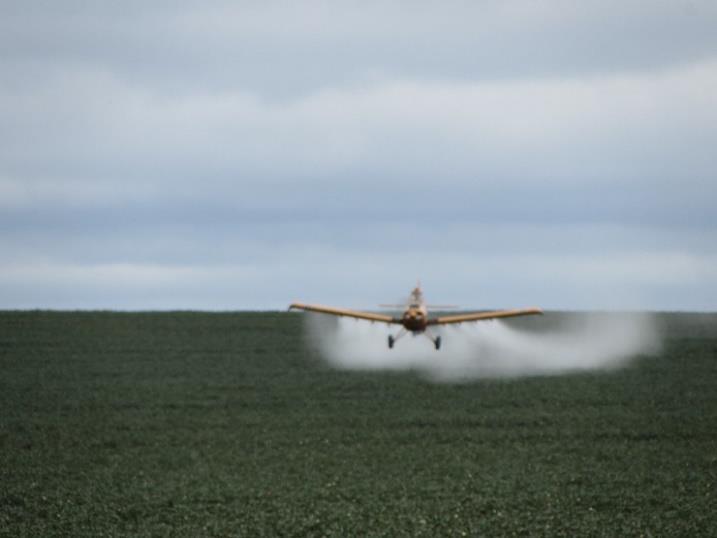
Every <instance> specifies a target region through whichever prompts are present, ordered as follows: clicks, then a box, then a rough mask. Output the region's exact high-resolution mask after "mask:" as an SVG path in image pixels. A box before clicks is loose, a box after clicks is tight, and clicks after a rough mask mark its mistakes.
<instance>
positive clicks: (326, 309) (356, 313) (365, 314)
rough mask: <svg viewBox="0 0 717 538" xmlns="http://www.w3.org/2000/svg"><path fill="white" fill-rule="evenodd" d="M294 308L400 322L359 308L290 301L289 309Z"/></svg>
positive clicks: (334, 314) (371, 319)
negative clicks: (351, 308)
mask: <svg viewBox="0 0 717 538" xmlns="http://www.w3.org/2000/svg"><path fill="white" fill-rule="evenodd" d="M294 308H296V309H298V310H307V311H309V312H318V313H320V314H331V315H332V316H344V317H348V318H356V319H366V320H368V321H380V322H382V323H401V320H400V319H399V318H394V317H392V316H384V315H383V314H374V313H372V312H361V311H359V310H349V309H346V308H333V307H330V306H321V305H316V304H302V303H292V304H291V305H290V306H289V310H293V309H294Z"/></svg>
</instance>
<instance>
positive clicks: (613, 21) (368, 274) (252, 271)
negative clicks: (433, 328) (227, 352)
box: [0, 0, 717, 310]
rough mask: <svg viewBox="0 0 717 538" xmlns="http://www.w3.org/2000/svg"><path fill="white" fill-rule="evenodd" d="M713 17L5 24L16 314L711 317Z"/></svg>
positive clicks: (219, 13)
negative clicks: (581, 312)
mask: <svg viewBox="0 0 717 538" xmlns="http://www.w3.org/2000/svg"><path fill="white" fill-rule="evenodd" d="M716 171H717V3H716V2H714V1H713V0H695V1H674V0H670V1H659V0H656V1H652V2H643V1H641V0H640V1H634V0H633V1H630V0H628V1H625V0H621V1H605V0H601V1H583V2H574V1H572V0H570V1H568V0H565V1H550V0H540V1H539V0H525V1H520V2H517V1H503V0H500V1H497V0H496V1H482V2H481V1H466V2H458V1H455V2H451V1H448V2H437V1H435V2H428V1H423V2H422V1H420V0H419V1H417V2H335V1H331V2H328V1H327V2H293V3H287V2H221V1H202V2H199V1H196V2H194V1H189V2H174V1H172V2H169V1H158V2H145V1H124V2H101V1H95V2H86V1H68V0H64V1H62V2H55V1H49V0H48V1H36V0H25V1H23V2H16V1H9V2H7V1H2V0H0V252H1V253H2V254H1V255H0V308H83V309H84V308H103V309H212V310H214V309H218V310H235V309H274V308H285V307H286V305H287V304H288V303H289V302H291V301H292V300H303V301H306V302H321V303H326V304H335V305H342V306H355V307H364V308H365V307H372V306H374V305H375V304H376V303H380V302H393V301H397V300H400V299H402V298H404V297H405V296H406V295H407V293H408V291H409V290H410V288H411V286H412V285H414V283H415V281H416V279H419V278H420V279H421V281H422V283H423V287H424V290H425V293H426V296H427V299H428V300H429V301H432V302H440V303H447V302H448V303H457V304H459V305H461V306H462V307H464V308H473V307H477V308H480V307H520V306H530V305H539V306H542V307H544V308H549V309H553V308H560V309H651V310H717V209H715V208H716V206H717V173H716Z"/></svg>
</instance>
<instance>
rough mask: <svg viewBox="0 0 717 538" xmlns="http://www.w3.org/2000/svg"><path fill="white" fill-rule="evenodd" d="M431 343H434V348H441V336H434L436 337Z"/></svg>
mask: <svg viewBox="0 0 717 538" xmlns="http://www.w3.org/2000/svg"><path fill="white" fill-rule="evenodd" d="M433 343H434V344H435V345H436V349H441V337H440V336H436V339H435V340H434V341H433Z"/></svg>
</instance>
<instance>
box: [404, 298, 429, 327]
mask: <svg viewBox="0 0 717 538" xmlns="http://www.w3.org/2000/svg"><path fill="white" fill-rule="evenodd" d="M401 324H402V325H403V327H404V328H405V329H406V330H407V331H411V332H413V333H422V332H424V331H425V330H426V327H427V326H428V310H427V309H426V307H425V306H424V305H422V304H412V305H410V306H409V307H408V308H407V309H406V310H405V311H404V313H403V316H401Z"/></svg>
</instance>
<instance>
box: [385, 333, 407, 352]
mask: <svg viewBox="0 0 717 538" xmlns="http://www.w3.org/2000/svg"><path fill="white" fill-rule="evenodd" d="M404 334H406V330H405V329H401V330H400V331H399V332H398V334H397V335H396V336H393V335H392V334H389V335H388V349H393V345H394V344H395V343H396V342H397V341H398V339H399V338H401V337H402V336H403V335H404Z"/></svg>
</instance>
